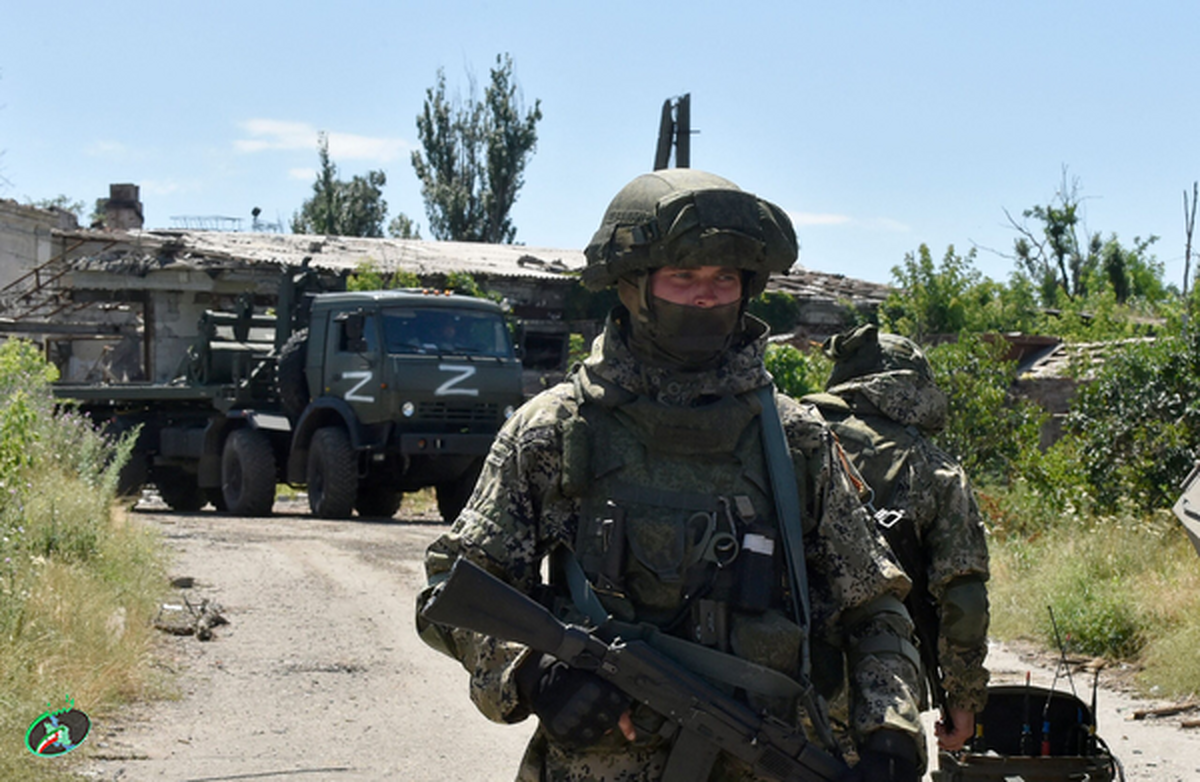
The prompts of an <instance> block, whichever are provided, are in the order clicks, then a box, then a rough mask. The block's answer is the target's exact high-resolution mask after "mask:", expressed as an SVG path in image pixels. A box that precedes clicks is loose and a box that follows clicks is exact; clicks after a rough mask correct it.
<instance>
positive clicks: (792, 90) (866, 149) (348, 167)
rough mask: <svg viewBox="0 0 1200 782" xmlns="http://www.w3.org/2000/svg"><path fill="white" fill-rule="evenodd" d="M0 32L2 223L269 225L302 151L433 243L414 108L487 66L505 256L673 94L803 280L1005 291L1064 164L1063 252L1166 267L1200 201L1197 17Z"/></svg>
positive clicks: (971, 14) (398, 22) (549, 233)
mask: <svg viewBox="0 0 1200 782" xmlns="http://www.w3.org/2000/svg"><path fill="white" fill-rule="evenodd" d="M6 5H7V6H8V7H7V8H6V10H5V12H4V14H3V18H4V21H3V24H2V25H0V151H3V155H2V156H0V175H2V176H3V177H4V179H5V180H7V183H6V184H5V183H0V197H6V198H15V199H17V200H21V201H25V200H27V199H33V200H37V199H43V198H53V197H55V196H57V195H60V194H63V195H66V196H68V197H69V198H71V199H72V200H80V201H84V202H86V203H87V204H88V206H89V209H90V206H91V204H92V202H93V201H94V199H95V198H97V197H99V196H104V195H107V192H108V185H109V184H110V183H113V182H134V183H137V184H139V185H140V186H141V197H142V201H143V203H144V204H145V213H146V220H147V226H148V227H164V228H165V227H170V226H171V225H172V224H173V221H172V217H175V216H179V215H224V216H231V217H241V218H243V219H244V220H245V224H246V225H247V226H248V224H249V218H250V210H251V209H252V208H253V207H255V206H257V207H260V208H261V209H262V212H263V219H267V220H282V221H283V222H284V223H285V224H286V223H287V221H288V220H289V219H290V218H291V216H292V214H293V213H294V212H295V211H296V210H297V209H298V208H299V206H300V204H301V203H302V202H303V201H304V199H306V198H307V197H308V196H309V195H310V193H311V185H312V180H313V171H314V169H315V167H316V164H317V152H316V136H317V132H318V131H320V130H324V131H327V132H328V133H329V134H330V139H331V145H330V151H331V154H332V157H333V159H334V162H335V163H336V164H337V165H338V167H339V170H340V173H341V176H342V177H343V178H347V179H348V178H349V177H350V176H352V175H354V174H360V173H363V172H365V171H367V170H371V169H383V170H384V171H385V172H386V173H387V176H388V185H387V188H386V190H385V197H386V199H387V201H388V204H389V207H390V213H391V214H392V215H394V214H395V213H397V212H404V213H406V214H408V215H409V216H410V217H412V218H413V219H414V220H416V222H417V223H418V224H419V225H420V226H421V227H422V229H423V230H422V233H423V234H424V235H425V236H426V237H427V238H428V237H429V232H428V229H427V227H426V226H427V224H428V220H427V218H426V216H425V212H424V205H423V202H422V200H421V196H420V187H419V184H418V182H417V179H416V177H415V175H414V174H413V171H412V166H411V163H410V162H409V156H410V152H411V150H413V149H414V148H415V147H416V145H417V135H416V127H415V118H416V115H417V114H418V112H419V111H420V110H421V106H422V101H423V99H424V96H425V90H426V89H427V88H428V87H430V86H431V85H432V84H433V83H434V80H435V77H436V73H437V70H438V68H444V69H445V72H446V76H447V82H448V87H449V90H450V92H451V93H454V92H456V91H457V92H458V93H459V94H462V95H466V94H467V85H468V76H469V74H474V76H475V78H476V80H477V82H478V84H479V89H480V91H482V88H483V86H484V85H485V84H486V82H487V79H488V69H489V67H490V66H491V65H492V64H493V62H494V60H495V57H496V55H497V54H498V53H501V52H507V53H510V54H511V55H512V57H513V59H514V61H515V64H516V75H517V79H518V81H519V83H520V85H521V88H522V91H523V93H524V98H525V101H526V104H528V105H531V104H532V102H533V100H534V99H540V100H541V105H542V111H543V113H544V115H545V118H544V119H543V120H542V122H541V123H540V125H539V126H538V131H539V142H538V148H537V152H536V154H535V155H534V157H533V159H532V161H531V163H530V165H529V167H528V169H527V171H526V183H525V187H524V189H523V190H522V192H521V195H520V200H519V201H518V203H517V205H516V207H515V208H514V210H513V213H512V216H513V220H514V222H515V224H516V226H517V229H518V231H517V241H519V242H522V243H524V244H529V245H534V246H544V247H573V248H579V247H582V246H583V245H585V244H586V243H587V241H588V239H589V238H590V237H591V234H592V232H593V231H594V230H595V228H596V226H597V225H598V223H599V220H600V216H601V214H602V213H603V211H604V208H605V206H606V205H607V203H608V201H609V199H610V198H611V197H612V196H613V194H615V193H616V191H617V190H619V189H620V187H621V186H622V185H623V184H624V183H625V182H627V181H628V180H630V179H631V178H633V177H634V176H636V175H638V174H640V173H643V172H644V171H646V170H648V169H649V168H650V167H651V165H652V163H653V155H654V146H655V141H656V136H657V130H658V119H659V113H660V110H661V106H662V103H663V101H664V100H665V99H667V98H670V97H673V96H678V95H680V94H683V93H690V94H691V105H692V125H693V128H694V129H695V130H697V131H698V134H697V135H695V136H694V137H693V139H692V166H693V167H695V168H702V169H706V170H709V171H713V172H715V173H719V174H721V175H723V176H726V177H728V178H730V179H732V180H734V181H735V182H737V183H738V184H740V185H741V186H742V187H743V188H744V189H747V190H751V191H754V192H756V193H758V194H759V195H761V196H763V197H766V198H768V199H770V200H772V201H775V202H776V203H778V204H779V205H780V206H782V207H783V208H784V209H786V210H787V211H788V213H789V214H791V215H792V217H793V220H794V221H795V223H796V227H797V231H798V233H799V236H800V240H801V245H802V250H801V262H802V263H803V264H804V265H805V266H807V267H809V268H812V269H816V270H819V271H824V272H835V273H844V274H847V275H850V276H853V277H859V278H862V279H867V280H873V281H876V282H888V281H889V280H890V270H891V267H892V266H894V265H895V264H897V263H900V262H901V261H902V260H903V258H904V255H905V253H908V252H912V251H914V250H915V249H916V248H917V247H918V246H919V245H920V244H922V243H925V244H928V245H929V246H930V247H931V248H932V249H933V251H934V253H935V256H937V257H940V256H941V254H942V253H943V252H944V251H945V249H946V247H947V245H950V244H953V245H955V246H956V248H958V249H959V250H962V251H965V250H967V249H969V248H970V247H972V246H973V245H978V246H980V248H981V249H980V254H979V258H978V262H977V266H978V267H979V268H980V269H981V270H982V271H983V272H984V273H985V274H987V275H988V276H991V277H993V278H994V279H1005V278H1006V277H1007V275H1008V273H1009V272H1010V271H1011V269H1012V266H1013V265H1012V261H1011V260H1009V259H1007V258H1004V257H1001V256H1000V255H997V254H996V253H995V252H994V251H1001V252H1008V251H1009V250H1010V249H1011V246H1012V242H1013V239H1014V238H1015V233H1014V231H1013V230H1012V229H1011V228H1010V227H1009V226H1008V225H1007V220H1006V217H1005V209H1007V210H1008V211H1009V212H1011V213H1012V214H1014V215H1016V216H1019V214H1020V212H1021V210H1023V209H1025V208H1027V207H1029V206H1031V205H1033V204H1036V203H1046V202H1047V201H1049V200H1050V199H1051V198H1053V196H1054V193H1055V190H1056V188H1057V186H1058V185H1059V184H1060V182H1061V181H1062V177H1063V169H1064V167H1066V169H1067V172H1068V176H1069V177H1070V178H1074V179H1078V182H1079V184H1080V187H1081V192H1082V195H1083V197H1084V199H1085V201H1084V203H1085V217H1086V221H1087V227H1088V228H1089V229H1090V230H1092V231H1101V232H1103V233H1104V234H1105V235H1108V234H1110V233H1113V232H1115V233H1117V234H1118V235H1119V236H1120V237H1121V238H1122V239H1123V240H1124V241H1125V242H1126V243H1127V244H1129V243H1131V242H1132V239H1133V237H1134V236H1142V237H1145V236H1147V235H1150V234H1154V235H1158V236H1159V237H1161V238H1160V240H1159V242H1158V243H1157V244H1156V245H1155V247H1154V252H1155V254H1156V255H1157V257H1158V259H1159V260H1160V261H1162V262H1163V263H1164V264H1165V266H1166V278H1167V281H1168V282H1174V283H1175V284H1179V283H1180V281H1181V276H1182V273H1183V272H1182V270H1183V255H1184V217H1183V191H1184V190H1185V189H1188V190H1189V191H1190V188H1191V183H1192V182H1193V181H1195V180H1196V179H1200V145H1198V144H1197V139H1200V122H1198V116H1197V115H1198V113H1200V100H1198V97H1200V96H1198V95H1197V92H1198V90H1197V85H1198V84H1200V67H1197V66H1198V65H1200V46H1198V44H1200V39H1198V35H1197V33H1198V31H1200V3H1193V2H1157V1H1156V0H1144V1H1143V2H1138V3H1128V2H1123V3H1118V2H1099V1H1093V2H1046V1H1045V0H1043V2H1026V1H1025V0H1009V2H1004V3H987V4H984V3H980V2H957V3H950V2H936V3H935V2H924V1H919V0H911V1H910V0H889V1H888V2H883V0H846V2H841V3H835V2H828V0H826V1H825V2H801V1H797V2H786V3H785V2H774V3H769V2H750V1H749V0H743V1H742V2H732V1H730V0H727V1H726V2H720V3H713V2H704V0H697V1H696V2H690V3H682V2H659V3H646V2H607V3H599V2H563V1H562V0H560V2H522V1H521V0H506V1H505V2H497V1H496V0H490V1H488V2H472V1H470V0H457V1H456V0H443V1H442V2H428V3H424V2H420V3H418V2H403V3H402V2H393V3H384V2H374V3H365V2H355V1H354V0H343V1H342V2H338V3H330V2H321V3H316V2H288V3H284V2H277V1H274V0H272V1H269V2H240V3H227V2H220V1H216V2H208V3H202V4H197V3H181V2H165V1H163V2H153V3H150V2H128V3H121V4H117V5H113V4H103V3H95V2H87V3H84V2H76V1H75V0H63V1H61V2H56V3H41V2H17V0H10V2H8V3H6Z"/></svg>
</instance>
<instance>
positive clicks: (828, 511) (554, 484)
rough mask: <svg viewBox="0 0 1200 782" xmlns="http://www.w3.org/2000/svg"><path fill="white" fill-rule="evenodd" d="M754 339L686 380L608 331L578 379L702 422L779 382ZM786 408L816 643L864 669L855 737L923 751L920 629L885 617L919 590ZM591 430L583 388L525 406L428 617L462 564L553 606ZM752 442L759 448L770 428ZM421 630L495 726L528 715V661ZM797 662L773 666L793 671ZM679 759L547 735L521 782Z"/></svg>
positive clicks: (599, 395) (638, 719)
mask: <svg viewBox="0 0 1200 782" xmlns="http://www.w3.org/2000/svg"><path fill="white" fill-rule="evenodd" d="M617 312H618V313H621V312H623V309H621V308H618V311H617ZM749 331H750V334H751V337H750V338H748V339H747V340H746V341H745V342H744V344H742V345H741V347H739V348H737V349H735V350H732V351H730V353H729V355H728V357H727V359H726V360H724V361H723V362H722V363H721V364H720V365H719V366H717V367H716V368H714V369H712V370H708V371H704V372H696V373H688V374H686V375H684V374H679V373H674V372H672V371H671V370H668V369H657V368H652V367H647V366H643V365H641V364H640V363H639V362H637V361H636V359H635V358H634V357H633V355H632V354H631V353H630V352H629V350H628V348H627V346H626V345H625V343H624V342H623V340H622V339H621V337H620V336H619V328H618V322H617V321H616V320H614V319H611V318H610V321H609V323H608V324H607V327H606V330H605V332H604V334H602V335H601V336H600V337H599V338H598V339H597V340H596V343H595V344H594V345H593V349H592V355H591V356H590V358H589V359H588V360H587V361H586V362H585V366H584V368H583V369H582V370H579V371H580V372H582V373H583V374H582V376H581V379H586V380H587V381H588V393H589V395H590V396H589V397H588V399H589V400H590V402H596V403H597V404H600V405H603V404H604V403H605V401H606V395H610V396H620V397H622V398H624V397H641V398H642V399H645V400H653V401H654V402H657V403H662V404H665V405H668V406H671V407H672V408H678V409H680V410H684V409H695V410H697V411H698V415H700V416H703V414H704V406H705V404H706V403H708V402H709V401H710V400H713V399H720V398H728V397H731V396H737V395H740V394H744V393H747V392H750V391H753V390H754V389H756V388H759V387H761V386H763V385H765V384H766V383H768V382H769V381H770V376H769V374H768V373H767V372H766V370H765V368H764V366H763V362H762V355H763V351H764V349H765V339H766V336H765V327H763V326H762V324H759V323H754V324H752V325H751V326H750V329H749ZM607 401H612V399H611V398H610V399H608V400H607ZM777 401H778V406H779V409H780V416H781V418H782V420H783V423H784V428H785V432H786V436H787V440H788V443H789V445H790V447H791V450H792V453H793V455H794V461H795V464H796V465H797V475H798V480H799V481H800V482H801V483H802V484H803V485H802V489H803V491H802V496H803V497H806V498H807V500H808V507H809V519H808V523H807V529H806V534H805V547H806V555H807V562H808V572H809V578H810V596H811V604H812V610H813V616H814V623H815V628H814V634H816V635H820V636H821V637H822V638H823V639H825V640H826V641H827V642H828V643H831V644H833V645H835V646H837V647H839V648H841V649H844V650H846V651H847V652H848V653H849V657H850V659H851V660H853V661H854V663H853V665H852V672H851V689H852V693H853V698H852V712H851V728H852V732H853V734H854V736H855V737H856V738H857V739H859V740H861V739H862V738H863V737H865V736H866V735H868V734H869V733H871V732H873V731H875V730H878V729H880V728H883V727H887V728H893V729H896V730H900V731H904V732H906V733H909V734H911V735H913V736H914V737H915V738H916V739H917V743H918V746H919V747H921V748H922V751H923V748H924V739H923V736H922V733H921V726H920V721H919V714H918V709H917V697H916V691H917V687H918V682H917V670H916V668H915V666H914V665H913V663H912V661H911V659H910V658H909V657H905V656H904V655H902V654H900V653H897V652H892V651H891V649H892V648H899V647H900V646H901V645H902V643H903V642H905V641H906V639H907V638H908V637H909V635H910V633H911V624H910V623H909V620H908V617H907V614H906V613H903V612H901V613H899V614H895V613H890V612H888V611H886V610H882V609H880V608H879V607H880V606H882V605H885V604H886V603H887V600H888V599H891V603H892V604H896V603H897V602H898V601H897V600H896V598H902V597H903V595H904V594H905V592H906V591H907V589H908V586H909V582H908V580H907V578H906V576H905V575H904V574H903V571H902V570H901V569H900V568H899V566H898V565H897V563H896V562H895V560H894V559H893V558H892V556H891V553H890V551H889V549H888V548H887V546H886V544H885V543H884V542H883V540H882V538H881V537H880V536H879V534H878V532H877V531H876V530H875V528H874V525H873V524H872V522H871V520H870V518H869V516H868V514H867V513H866V511H865V509H864V508H863V507H862V505H861V504H860V502H859V498H858V493H857V489H856V487H855V485H854V483H853V481H852V480H851V478H850V475H849V474H848V473H847V472H846V470H845V468H844V467H843V462H842V459H841V458H840V456H839V455H838V451H837V445H836V441H835V439H834V438H833V436H832V434H831V432H830V430H829V429H828V428H827V427H826V426H825V425H824V424H823V422H822V421H821V419H820V417H819V415H817V413H816V412H815V410H814V409H813V408H811V407H809V406H807V405H802V404H800V403H798V402H796V401H795V400H792V399H790V398H788V397H785V396H777ZM580 418H581V415H580V401H579V396H578V393H577V386H576V382H575V381H574V379H568V381H566V382H564V383H561V384H559V385H557V386H555V387H553V388H551V389H548V390H547V391H544V392H543V393H541V394H539V395H538V396H537V397H535V398H534V399H532V400H530V401H529V402H527V403H526V404H525V405H524V406H523V407H522V408H521V409H519V410H518V411H517V413H516V415H514V416H513V417H512V418H511V419H510V420H509V422H508V423H507V424H506V425H505V427H504V428H503V429H502V431H501V432H500V434H499V436H498V437H497V439H496V442H495V445H494V446H493V448H492V450H491V453H490V454H489V456H488V458H487V461H486V464H485V466H484V469H483V473H482V474H481V476H480V479H479V482H478V484H477V485H476V489H475V492H474V494H473V495H472V497H471V499H470V501H469V502H468V504H467V507H466V509H465V510H464V511H463V513H462V514H461V516H460V517H459V519H458V520H457V521H456V522H455V524H454V525H453V527H452V528H451V530H450V531H449V532H447V533H446V534H444V535H442V536H441V537H440V538H439V539H438V540H437V541H435V542H434V543H433V544H432V545H431V546H430V547H429V549H428V552H427V556H426V563H425V564H426V572H427V576H428V584H429V586H428V587H427V588H426V589H425V590H424V591H423V592H422V594H421V595H420V596H419V597H418V613H419V609H420V608H421V606H423V605H424V603H425V601H427V600H428V598H429V594H430V592H431V590H432V589H433V588H435V587H436V585H437V584H438V583H439V582H440V581H441V580H443V579H444V578H445V577H446V575H447V573H448V571H449V569H450V567H451V566H452V565H453V563H454V561H455V559H456V558H457V557H458V556H460V555H462V556H465V557H467V558H469V559H471V560H472V561H474V562H476V563H477V564H479V565H480V566H482V567H484V568H486V569H487V570H489V571H490V572H492V573H493V574H494V575H496V576H498V577H500V578H502V579H504V580H505V581H507V582H509V583H511V584H513V585H514V586H516V587H517V588H519V589H522V590H523V591H525V592H530V593H534V592H537V593H539V594H544V588H543V585H542V584H541V572H542V562H543V559H544V558H545V557H546V556H547V555H548V554H549V553H550V552H551V550H552V549H555V548H556V547H558V546H568V547H570V546H573V545H574V544H575V542H576V537H577V532H578V529H579V527H580V524H581V521H580V519H581V508H582V507H583V504H584V502H585V498H586V496H587V492H588V489H589V487H588V486H582V487H581V486H578V485H575V484H576V483H577V481H576V480H575V479H573V478H571V477H570V476H571V475H572V474H573V472H575V468H574V466H573V465H571V464H569V463H567V462H569V461H570V460H571V459H573V458H574V457H573V456H572V454H573V453H575V451H574V450H573V449H572V447H571V443H570V442H568V441H569V440H571V439H572V438H573V437H575V435H574V434H572V432H574V431H576V430H577V429H578V427H577V425H576V424H577V423H578V421H579V420H580ZM602 420H607V419H602ZM751 429H753V431H754V436H755V437H757V436H758V429H759V427H757V426H754V427H751ZM769 512H772V513H773V510H770V511H769ZM562 602H564V601H562V600H560V601H559V604H560V605H561V603H562ZM793 627H794V625H793ZM418 630H419V632H420V633H421V636H422V638H423V639H424V640H425V641H426V642H427V643H429V644H430V645H431V646H433V647H435V648H437V649H439V650H440V651H443V652H445V653H446V654H449V655H450V656H452V657H455V658H456V659H458V660H460V661H461V662H462V664H463V666H464V667H465V668H466V670H467V671H468V672H469V673H470V696H471V699H472V701H473V702H474V703H475V704H476V706H477V707H478V708H479V709H480V711H481V712H482V713H483V714H484V715H485V716H487V717H488V718H489V719H491V720H494V721H497V722H516V721H519V720H522V719H524V718H525V717H527V716H528V707H527V706H526V705H525V704H523V703H521V702H520V700H519V698H518V695H517V689H516V685H515V682H514V672H515V670H516V669H517V667H518V666H519V665H520V664H521V663H522V662H523V661H524V660H525V658H526V655H527V651H526V650H525V649H524V648H522V647H520V646H517V645H514V644H508V643H502V642H498V641H496V640H495V639H492V638H486V637H481V636H479V635H477V634H474V633H471V632H468V631H462V630H458V629H448V628H441V627H437V626H433V625H429V624H428V623H425V622H423V621H422V620H420V619H418ZM864 640H870V641H874V642H879V641H881V640H882V641H884V642H883V643H876V644H875V645H874V647H873V649H874V651H872V652H869V653H862V654H855V653H854V648H855V647H856V646H857V645H858V644H859V643H861V642H863V641H864ZM734 651H735V652H736V649H735V650H734ZM797 662H798V661H796V660H794V659H791V660H776V661H768V663H767V664H774V665H775V666H776V667H778V668H792V669H795V668H796V666H797ZM791 716H793V719H796V720H798V718H799V715H795V714H794V715H791ZM634 717H635V723H637V724H644V720H645V719H646V716H645V715H639V714H638V713H637V710H636V709H635V714H634ZM668 749H669V748H668V747H666V746H664V745H663V743H662V742H661V741H660V740H659V739H658V737H656V736H653V735H647V736H642V735H639V741H638V742H637V743H636V744H634V745H631V744H630V743H628V742H627V741H625V739H624V738H623V737H621V736H620V735H617V733H616V732H614V734H613V735H609V736H607V737H606V738H605V739H604V740H602V741H601V742H600V743H599V744H597V745H595V746H593V747H590V748H589V749H587V750H584V751H569V750H566V749H564V748H562V747H559V746H556V745H554V744H553V743H552V742H550V741H549V740H548V739H547V738H546V736H545V734H544V733H543V732H542V731H541V730H539V731H538V732H537V733H536V734H535V736H534V740H533V741H532V742H531V744H530V747H529V751H528V752H527V754H526V758H525V761H524V763H523V764H522V768H521V770H520V772H519V776H518V779H520V780H555V782H559V781H560V780H561V781H564V782H604V781H605V780H610V781H612V780H625V781H626V782H641V781H644V782H653V781H654V780H658V779H659V777H660V776H661V772H662V768H663V764H664V763H665V759H666V755H667V751H668ZM710 779H711V780H722V781H723V780H747V781H750V780H755V779H757V777H755V776H753V775H752V774H750V773H749V771H748V770H747V769H745V768H740V767H738V766H737V764H736V763H735V762H734V761H732V760H727V759H726V760H723V761H722V762H719V763H718V764H717V766H716V767H714V770H713V773H712V775H711V777H710Z"/></svg>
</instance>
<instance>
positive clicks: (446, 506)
mask: <svg viewBox="0 0 1200 782" xmlns="http://www.w3.org/2000/svg"><path fill="white" fill-rule="evenodd" d="M482 469H483V459H476V460H475V461H473V462H471V466H470V467H468V468H467V471H466V472H464V473H463V474H462V475H461V476H459V477H458V478H456V479H455V480H453V481H447V482H446V483H439V484H438V485H437V489H436V490H437V504H438V512H439V513H441V514H442V521H444V522H446V523H447V524H452V523H454V520H455V519H457V518H458V514H460V513H462V509H463V508H465V507H466V505H467V500H469V499H471V492H473V491H475V481H477V480H479V473H480V471H481V470H482Z"/></svg>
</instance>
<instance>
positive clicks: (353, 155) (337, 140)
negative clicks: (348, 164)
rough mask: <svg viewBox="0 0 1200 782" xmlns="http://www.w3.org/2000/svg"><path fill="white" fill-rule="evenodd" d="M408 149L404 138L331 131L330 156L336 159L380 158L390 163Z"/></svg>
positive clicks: (379, 159)
mask: <svg viewBox="0 0 1200 782" xmlns="http://www.w3.org/2000/svg"><path fill="white" fill-rule="evenodd" d="M407 150H408V142H407V141H405V140H404V139H402V138H371V137H369V136H356V135H354V134H353V133H330V134H329V156H330V157H331V158H333V159H334V160H378V161H380V162H382V163H388V162H391V161H393V160H395V159H396V158H398V157H400V155H401V154H403V153H404V152H406V151H407Z"/></svg>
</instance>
